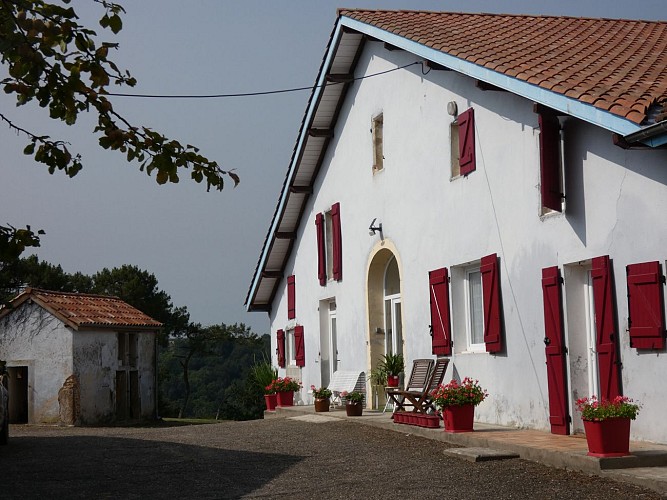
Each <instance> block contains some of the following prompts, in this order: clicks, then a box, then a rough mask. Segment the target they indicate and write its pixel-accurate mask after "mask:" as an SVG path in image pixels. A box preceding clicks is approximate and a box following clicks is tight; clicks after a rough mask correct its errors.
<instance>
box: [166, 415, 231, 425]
mask: <svg viewBox="0 0 667 500" xmlns="http://www.w3.org/2000/svg"><path fill="white" fill-rule="evenodd" d="M162 421H163V422H165V423H166V424H168V425H204V424H219V423H220V422H221V420H216V419H214V418H167V417H164V418H162Z"/></svg>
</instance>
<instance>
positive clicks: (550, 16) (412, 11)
mask: <svg viewBox="0 0 667 500" xmlns="http://www.w3.org/2000/svg"><path fill="white" fill-rule="evenodd" d="M343 12H378V13H379V12H386V13H399V12H400V13H406V14H444V15H463V16H492V17H521V18H540V19H582V20H590V21H619V22H640V23H651V24H666V23H667V19H664V20H655V19H628V18H614V17H590V16H570V15H565V16H559V15H556V14H511V13H495V12H455V11H439V10H418V9H364V8H356V7H355V8H345V7H340V8H338V9H337V14H338V16H341V15H342V13H343Z"/></svg>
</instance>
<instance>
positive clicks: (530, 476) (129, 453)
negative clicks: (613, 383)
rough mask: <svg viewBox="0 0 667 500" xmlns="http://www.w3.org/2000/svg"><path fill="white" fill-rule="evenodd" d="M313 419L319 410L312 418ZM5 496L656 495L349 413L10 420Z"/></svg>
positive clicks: (4, 452) (1, 459)
mask: <svg viewBox="0 0 667 500" xmlns="http://www.w3.org/2000/svg"><path fill="white" fill-rule="evenodd" d="M311 418H312V417H311ZM10 433H11V434H10V444H9V445H8V446H5V447H2V448H0V478H1V479H0V498H2V499H3V500H8V499H19V498H20V499H33V498H35V499H36V498H39V499H49V498H57V499H68V498H85V499H93V498H95V499H97V498H100V499H106V498H114V499H119V498H121V499H124V498H130V499H131V498H137V499H138V498H141V499H146V498H160V499H166V498H178V499H189V498H193V499H194V498H196V499H205V498H295V499H301V498H304V499H306V498H307V499H310V498H344V499H356V498H370V499H375V498H378V499H379V498H382V499H391V498H404V499H413V498H419V499H429V498H437V499H438V500H442V499H443V498H461V499H467V498H485V497H487V498H514V499H517V498H531V499H546V498H560V499H563V498H566V499H567V498H576V499H577V500H578V499H585V498H591V499H598V498H599V499H605V500H610V499H614V498H623V499H628V498H643V499H649V498H651V499H653V498H661V497H660V496H659V495H658V494H657V493H654V492H652V491H650V490H643V489H641V488H637V487H635V486H632V485H627V484H623V483H616V482H613V481H610V480H605V479H602V478H599V477H597V476H587V475H584V474H579V473H575V472H567V471H563V470H559V469H552V468H548V467H544V466H541V465H539V464H536V463H532V462H528V461H524V460H518V459H514V460H505V461H494V462H483V463H471V462H466V461H463V460H460V459H456V458H450V457H446V456H445V455H444V454H443V453H442V451H443V450H444V449H445V447H447V445H445V444H443V443H440V442H436V441H432V440H428V439H424V438H420V437H416V436H407V435H405V434H402V433H399V432H392V431H388V430H384V429H377V428H372V427H368V426H364V425H358V424H355V423H352V422H346V421H344V420H336V421H325V422H319V423H314V422H309V421H307V420H299V419H283V418H274V419H268V420H255V421H249V422H222V423H219V424H211V425H196V426H171V427H170V426H168V425H167V424H164V425H160V426H157V427H134V428H122V427H113V428H62V427H33V426H12V427H11V431H10Z"/></svg>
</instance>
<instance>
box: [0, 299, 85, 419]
mask: <svg viewBox="0 0 667 500" xmlns="http://www.w3.org/2000/svg"><path fill="white" fill-rule="evenodd" d="M0 359H2V360H5V361H7V366H9V367H12V366H27V367H28V417H29V423H40V422H58V408H59V407H58V391H59V390H60V388H61V387H62V385H63V383H64V382H65V379H66V378H67V377H69V376H70V375H71V374H72V373H73V366H72V331H71V330H69V329H67V328H65V325H64V324H63V323H62V322H61V321H60V320H58V319H56V318H55V317H54V316H52V315H51V314H50V313H48V312H46V311H45V310H44V309H42V308H41V307H39V306H37V305H35V304H24V305H23V306H22V307H21V309H19V310H17V311H15V312H14V313H12V314H11V315H9V316H7V317H5V318H3V319H1V320H0Z"/></svg>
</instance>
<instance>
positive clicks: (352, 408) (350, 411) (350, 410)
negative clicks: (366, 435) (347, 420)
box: [345, 401, 364, 417]
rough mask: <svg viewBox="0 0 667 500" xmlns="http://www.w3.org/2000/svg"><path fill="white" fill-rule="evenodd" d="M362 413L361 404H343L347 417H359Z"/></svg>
mask: <svg viewBox="0 0 667 500" xmlns="http://www.w3.org/2000/svg"><path fill="white" fill-rule="evenodd" d="M363 411H364V407H363V406H362V405H361V403H352V402H350V401H348V402H347V403H345V412H346V413H347V416H348V417H361V414H362V413H363Z"/></svg>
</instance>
